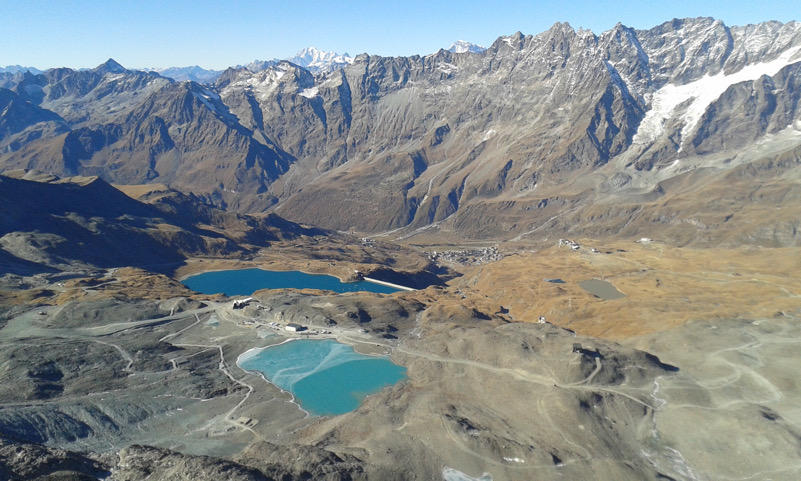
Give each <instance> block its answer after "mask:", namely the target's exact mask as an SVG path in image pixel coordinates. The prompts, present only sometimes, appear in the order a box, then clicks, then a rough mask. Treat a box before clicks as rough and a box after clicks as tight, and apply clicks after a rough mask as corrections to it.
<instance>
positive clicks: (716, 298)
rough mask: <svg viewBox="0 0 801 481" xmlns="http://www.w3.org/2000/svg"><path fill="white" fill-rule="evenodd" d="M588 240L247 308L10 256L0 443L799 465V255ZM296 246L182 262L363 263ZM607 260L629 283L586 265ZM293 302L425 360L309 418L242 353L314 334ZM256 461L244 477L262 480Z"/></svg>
mask: <svg viewBox="0 0 801 481" xmlns="http://www.w3.org/2000/svg"><path fill="white" fill-rule="evenodd" d="M592 244H593V243H592V242H591V241H582V242H581V245H587V246H588V247H587V248H583V247H582V249H580V250H573V249H567V248H565V247H561V248H559V247H556V246H553V247H544V248H539V249H537V250H536V251H532V250H531V249H522V248H519V247H515V246H511V245H510V246H501V251H503V252H504V256H503V258H502V259H500V260H494V261H492V262H488V263H483V264H480V265H477V266H464V265H459V264H453V265H448V266H444V267H450V268H453V269H457V270H458V271H460V273H461V276H460V277H457V278H456V279H453V280H451V281H450V282H449V283H448V285H446V286H444V287H429V288H427V289H423V290H418V291H414V292H400V293H395V294H390V295H377V294H367V293H359V294H345V295H335V294H332V293H327V292H320V291H307V290H303V291H296V290H275V291H259V292H257V293H255V294H254V296H253V297H254V298H255V300H254V302H253V303H252V304H251V305H250V306H248V307H247V308H245V309H237V310H234V309H232V308H231V303H230V301H229V300H227V299H225V298H223V297H222V296H202V295H197V294H193V293H191V292H190V291H188V290H185V289H184V288H183V287H182V286H181V285H180V284H179V283H177V282H175V281H174V280H172V279H170V278H168V277H166V276H163V275H154V274H151V273H148V272H146V271H142V270H137V269H114V270H105V271H100V270H97V271H92V272H76V273H74V274H73V275H64V274H38V275H36V276H30V277H14V276H6V277H5V278H3V285H2V286H0V290H1V291H2V299H3V301H2V309H3V311H2V312H3V316H2V319H3V320H2V322H1V323H0V325H1V326H2V329H0V365H1V366H2V371H0V380H1V381H2V382H1V383H0V386H1V387H0V400H2V401H0V435H2V439H3V441H2V442H3V446H8V445H17V446H25V447H26V448H25V449H31V450H33V449H34V448H32V447H30V446H35V445H36V444H37V443H41V444H44V445H45V446H49V447H58V448H63V449H68V450H71V451H81V452H90V453H97V454H90V455H89V458H88V459H90V460H91V462H92V463H98V464H97V466H99V467H97V466H95V465H92V466H95V468H97V469H100V470H101V471H102V469H109V470H111V472H112V475H111V478H110V479H121V480H122V479H137V476H139V477H141V475H142V473H143V471H142V469H146V470H147V471H148V473H150V474H149V475H150V476H151V477H153V478H160V477H167V476H168V474H169V475H170V476H177V477H175V478H174V479H215V478H214V476H213V475H212V474H209V473H212V472H213V469H216V468H213V467H214V466H219V463H222V462H224V461H222V460H218V461H213V460H212V461H209V458H195V457H193V456H195V455H207V456H214V457H215V458H216V457H222V458H225V459H227V460H228V461H225V462H232V463H235V464H234V465H235V466H237V469H240V468H241V469H242V470H243V471H242V472H243V473H250V475H253V476H256V474H254V473H261V474H260V475H261V476H265V478H264V479H268V478H269V477H271V476H273V477H274V476H277V475H278V474H282V475H283V474H286V475H287V476H288V477H287V478H286V479H303V477H304V476H306V475H305V474H304V473H312V475H313V477H315V479H341V478H342V477H345V474H347V476H349V477H351V479H414V478H417V479H446V480H447V479H469V478H473V479H479V478H480V477H481V476H489V477H486V478H482V479H490V477H491V479H492V480H494V481H499V480H507V479H508V480H517V479H566V478H567V479H599V480H604V479H632V480H634V479H638V480H639V479H677V480H692V479H699V480H705V479H710V480H711V479H743V480H745V479H797V478H798V476H799V475H801V463H799V462H798V459H801V401H799V399H801V391H799V385H798V383H797V382H796V381H795V376H796V374H797V372H798V371H799V368H801V365H799V363H798V360H797V359H796V358H797V356H795V354H794V353H795V352H797V350H798V344H799V343H801V330H799V327H798V326H799V324H798V320H799V319H801V299H799V294H801V285H800V284H799V280H798V279H797V277H796V276H795V275H794V273H796V272H798V271H799V266H798V265H797V263H798V262H799V260H798V259H800V258H801V256H798V255H797V252H796V251H795V250H794V249H758V248H741V249H736V250H728V251H725V250H712V249H708V250H692V249H677V248H672V247H669V246H666V245H662V244H659V243H648V244H641V243H630V244H626V245H624V244H622V243H610V244H608V245H600V244H599V245H598V246H597V250H598V252H597V253H596V252H592V251H591V250H590V246H592ZM360 249H361V248H360ZM302 252H303V249H300V248H297V249H296V250H294V251H291V253H288V252H282V253H281V254H280V255H277V254H276V253H274V252H265V253H264V255H263V256H262V257H261V258H259V259H258V260H257V261H255V262H237V263H233V264H232V263H231V261H224V260H203V259H198V260H194V261H191V262H189V263H188V264H187V265H186V266H185V267H183V268H182V269H180V270H179V271H178V273H177V274H176V275H180V276H183V275H188V274H189V273H192V272H197V271H201V270H208V269H212V268H228V267H231V266H232V265H235V266H242V267H244V266H247V267H254V266H262V267H268V268H277V267H282V268H285V269H289V268H293V269H295V268H305V269H306V270H309V271H314V272H323V271H327V272H328V273H331V274H337V273H343V277H344V273H349V272H352V270H353V268H354V267H358V266H356V265H355V264H348V265H347V266H344V265H340V264H339V263H338V262H330V261H328V260H324V259H315V258H306V259H305V260H304V258H303V257H302ZM779 260H782V261H781V262H779ZM443 262H446V261H443ZM592 278H601V279H604V280H606V281H609V282H610V283H612V284H613V285H614V286H615V287H616V288H617V289H618V290H620V291H621V292H622V293H624V294H625V297H623V298H620V299H615V300H608V301H605V300H601V299H599V298H596V297H594V296H592V295H591V294H590V293H588V292H586V291H584V290H583V289H581V288H580V287H579V286H578V282H579V281H581V280H585V279H592ZM545 279H549V280H554V279H559V280H561V281H562V282H549V281H547V280H545ZM540 316H544V317H545V318H546V321H545V322H544V323H539V322H537V320H538V319H539V317H540ZM332 321H333V322H332ZM289 322H298V323H301V324H304V325H307V326H310V327H311V328H312V330H313V331H323V330H328V331H330V332H331V334H329V335H324V334H306V335H307V336H309V337H313V338H314V337H318V338H321V337H334V338H336V339H337V340H339V341H340V342H344V343H347V344H351V345H353V346H354V347H355V348H356V349H357V350H358V351H360V352H365V353H374V354H389V355H390V356H391V358H392V360H393V361H394V362H396V363H399V364H401V365H403V366H405V367H406V368H407V372H408V380H407V381H405V382H403V383H401V384H398V385H396V386H393V387H391V388H386V389H384V390H383V391H382V392H380V393H379V394H375V395H373V396H370V397H368V398H367V400H366V401H365V402H364V404H363V405H362V406H361V407H360V408H359V409H358V410H356V411H354V412H352V413H348V414H345V415H342V416H335V417H308V416H306V415H305V413H303V412H302V411H301V410H300V409H298V408H297V406H296V405H295V404H293V403H292V397H291V395H289V394H288V393H286V392H282V391H281V390H279V389H277V388H275V387H274V386H272V385H270V384H269V383H266V382H265V381H264V380H263V379H262V378H261V377H260V376H258V375H256V374H254V373H249V372H245V371H243V370H241V369H240V368H239V367H238V366H237V365H236V359H237V357H238V356H239V355H240V354H242V353H243V352H245V351H247V350H249V349H251V348H254V347H264V346H268V345H271V344H275V343H278V342H282V341H283V340H285V339H287V338H289V337H292V336H299V334H291V333H288V332H287V331H285V330H282V329H276V328H274V327H273V326H271V325H270V323H277V324H279V326H282V325H284V324H286V323H289ZM575 344H580V348H578V351H577V349H576V347H575V346H574V345H575ZM20 443H21V444H20ZM139 444H141V445H150V446H154V447H155V448H142V449H144V451H137V449H139V448H136V449H134V448H132V447H131V446H132V445H139ZM3 446H0V448H3ZM18 449H23V448H22V447H20V448H18ZM37 449H38V448H37ZM153 449H167V450H170V451H169V453H170V454H165V453H168V452H166V451H165V452H162V451H153ZM0 450H1V449H0ZM20 452H22V451H20ZM102 453H107V454H102ZM113 453H117V455H116V456H112V457H109V454H113ZM158 453H161V454H158ZM51 454H52V453H51ZM76 456H78V455H76ZM81 456H83V455H81ZM18 458H19V459H24V458H25V457H24V456H21V457H20V456H18ZM15 459H16V458H15ZM19 459H17V460H16V461H13V460H11V458H6V459H0V474H2V473H16V474H15V475H16V476H19V477H21V478H23V479H35V478H36V476H34V475H33V474H30V473H40V474H41V473H43V472H44V471H42V469H43V468H42V467H41V466H39V467H37V468H36V469H39V471H36V469H34V468H32V467H31V466H32V465H31V464H30V463H29V464H25V463H23V461H20V460H19ZM81 459H83V458H81ZM176 460H178V461H180V462H178V461H176ZM73 461H74V460H73ZM81 462H82V463H84V464H81V463H79V462H78V461H74V463H73V465H72V466H73V468H70V469H74V470H78V472H84V471H80V470H79V469H78V467H75V466H78V465H80V466H83V467H84V468H86V466H89V464H91V463H90V462H89V461H85V460H84V461H81ZM15 463H16V464H15ZM76 463H77V464H76ZM86 463H89V464H86ZM192 463H206V464H202V466H204V467H203V469H200V471H198V470H197V469H195V470H194V471H193V470H192V469H190V468H189V466H193V464H192ZM209 463H210V464H209ZM215 463H216V464H215ZM54 466H56V464H54ZM175 466H183V467H184V468H185V472H176V471H175V470H176V468H175ZM62 467H63V466H62ZM95 468H92V469H95ZM26 469H27V471H26ZM81 469H83V468H81ZM86 469H89V468H86ZM182 469H183V468H182ZM248 470H251V471H248ZM179 471H180V469H179ZM199 472H200V473H201V475H200V477H199V478H198V477H197V476H198V473H199ZM232 472H233V471H232ZM238 472H239V471H237V473H238ZM25 473H28V474H27V475H26V474H25ZM485 473H486V475H485ZM193 475H194V476H195V478H192V476H193ZM37 476H38V475H37ZM203 476H207V477H206V478H203ZM232 476H233V475H232ZM237 476H238V475H237ZM242 476H243V477H232V478H231V479H261V478H258V476H257V477H255V478H254V477H250V478H248V477H247V476H245V475H244V474H243V475H242ZM460 476H461V478H460Z"/></svg>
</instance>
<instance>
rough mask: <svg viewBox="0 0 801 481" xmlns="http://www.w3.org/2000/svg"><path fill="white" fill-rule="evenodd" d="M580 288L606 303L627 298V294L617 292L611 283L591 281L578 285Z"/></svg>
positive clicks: (597, 280) (598, 280)
mask: <svg viewBox="0 0 801 481" xmlns="http://www.w3.org/2000/svg"><path fill="white" fill-rule="evenodd" d="M578 285H579V287H581V288H582V289H584V290H585V291H587V292H589V293H590V294H593V295H595V296H597V297H600V298H601V299H603V300H605V301H612V300H615V299H620V298H623V297H626V295H625V294H623V293H622V292H620V291H619V290H617V288H615V286H613V285H612V284H611V283H609V282H606V281H602V280H600V279H590V280H586V281H581V282H579V283H578Z"/></svg>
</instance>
